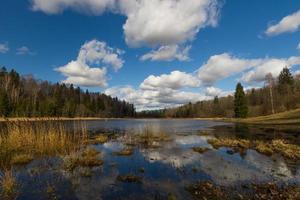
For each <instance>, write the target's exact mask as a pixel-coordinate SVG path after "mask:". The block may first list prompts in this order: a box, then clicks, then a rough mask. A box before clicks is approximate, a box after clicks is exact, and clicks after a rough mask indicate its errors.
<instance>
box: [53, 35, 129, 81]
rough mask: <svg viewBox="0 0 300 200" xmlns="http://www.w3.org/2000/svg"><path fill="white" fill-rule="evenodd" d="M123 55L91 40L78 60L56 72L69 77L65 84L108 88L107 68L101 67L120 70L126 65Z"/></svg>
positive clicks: (81, 51)
mask: <svg viewBox="0 0 300 200" xmlns="http://www.w3.org/2000/svg"><path fill="white" fill-rule="evenodd" d="M121 54H123V52H122V51H121V50H118V49H113V48H111V47H109V46H107V44H106V43H105V42H101V41H98V40H91V41H89V42H86V43H85V44H84V45H83V46H82V47H81V48H80V51H79V54H78V57H77V59H76V60H73V61H71V62H69V63H68V64H66V65H64V66H61V67H58V68H56V69H55V70H56V71H58V72H60V73H62V74H63V75H64V76H66V77H67V78H66V80H64V81H63V82H64V83H68V84H71V83H72V84H75V85H79V86H85V87H106V86H107V77H106V74H107V67H105V66H101V67H99V65H102V64H104V65H108V66H111V67H112V68H113V69H115V70H118V69H120V68H121V67H122V66H123V63H124V61H123V60H122V59H121V58H120V55H121ZM92 66H95V67H92Z"/></svg>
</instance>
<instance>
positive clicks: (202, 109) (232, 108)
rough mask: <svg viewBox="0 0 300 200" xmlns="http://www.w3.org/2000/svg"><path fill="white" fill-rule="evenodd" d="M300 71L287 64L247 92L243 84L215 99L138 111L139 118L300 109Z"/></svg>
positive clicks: (248, 114)
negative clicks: (231, 93)
mask: <svg viewBox="0 0 300 200" xmlns="http://www.w3.org/2000/svg"><path fill="white" fill-rule="evenodd" d="M299 99H300V74H298V75H295V76H293V75H292V74H291V72H290V70H289V69H288V68H287V67H285V68H284V69H283V70H282V71H281V73H280V74H279V76H278V77H275V78H274V77H273V76H272V74H271V73H269V74H267V75H266V77H265V82H264V85H263V87H261V88H258V89H255V88H253V89H250V90H247V91H244V88H243V86H242V84H241V83H238V84H237V86H236V90H235V93H234V94H233V95H228V96H226V97H218V96H216V97H215V98H214V99H213V100H205V101H199V102H196V103H188V104H186V105H183V106H180V107H176V108H169V109H162V110H153V111H143V112H139V113H137V115H138V116H139V117H170V118H171V117H172V118H187V117H236V118H245V117H256V116H262V115H268V114H274V113H278V112H283V111H288V110H291V109H295V108H300V101H299Z"/></svg>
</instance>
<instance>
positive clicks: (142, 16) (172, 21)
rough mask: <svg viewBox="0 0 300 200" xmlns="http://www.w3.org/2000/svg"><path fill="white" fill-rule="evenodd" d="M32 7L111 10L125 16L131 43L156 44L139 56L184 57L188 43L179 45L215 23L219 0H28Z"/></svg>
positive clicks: (53, 10)
mask: <svg viewBox="0 0 300 200" xmlns="http://www.w3.org/2000/svg"><path fill="white" fill-rule="evenodd" d="M31 2H32V9H33V10H35V11H43V12H45V13H48V14H57V13H61V12H63V11H64V10H66V9H71V10H75V11H77V12H81V13H88V14H93V15H101V14H102V13H103V12H104V11H111V12H114V13H118V14H121V15H124V16H126V18H127V19H126V21H125V23H124V25H123V30H124V35H125V41H126V43H127V44H128V45H129V46H131V47H141V46H147V47H159V49H158V50H156V51H152V52H150V53H148V54H146V55H144V56H143V57H142V58H141V59H142V60H147V59H150V60H163V61H169V60H173V59H178V60H180V61H182V60H187V59H188V51H189V48H190V47H187V48H185V49H179V47H178V46H177V45H179V44H181V45H182V44H184V43H186V42H187V41H191V40H193V39H194V38H195V36H196V35H197V33H198V32H199V31H200V29H202V28H204V27H206V26H213V27H214V26H216V25H217V22H218V18H219V10H220V7H221V5H220V2H218V1H217V0H189V1H186V0H164V1H161V0H85V1H83V0H51V1H49V0H31Z"/></svg>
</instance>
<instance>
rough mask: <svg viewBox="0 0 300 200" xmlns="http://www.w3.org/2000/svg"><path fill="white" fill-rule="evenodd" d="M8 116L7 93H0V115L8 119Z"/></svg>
mask: <svg viewBox="0 0 300 200" xmlns="http://www.w3.org/2000/svg"><path fill="white" fill-rule="evenodd" d="M9 114H10V104H9V99H8V96H7V93H6V92H5V91H1V92H0V115H1V116H2V117H8V116H9Z"/></svg>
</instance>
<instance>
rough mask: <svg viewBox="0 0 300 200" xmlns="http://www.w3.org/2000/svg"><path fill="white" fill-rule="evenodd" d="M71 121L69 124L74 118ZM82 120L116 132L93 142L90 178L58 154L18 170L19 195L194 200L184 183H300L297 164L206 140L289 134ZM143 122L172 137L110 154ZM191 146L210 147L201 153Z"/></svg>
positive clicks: (94, 129)
mask: <svg viewBox="0 0 300 200" xmlns="http://www.w3.org/2000/svg"><path fill="white" fill-rule="evenodd" d="M69 123H70V124H69V125H70V126H71V125H72V122H69ZM86 124H87V128H88V130H89V131H90V132H91V133H93V134H97V133H112V132H113V133H116V137H115V138H113V139H111V140H109V141H108V142H106V143H104V144H97V145H92V146H93V147H94V148H96V149H97V150H98V151H100V152H101V153H102V159H103V161H104V164H103V166H101V167H94V168H92V169H91V172H92V174H91V176H90V177H85V176H81V175H80V171H81V170H83V169H81V168H78V169H76V170H75V171H73V172H67V171H64V170H62V169H61V167H60V163H61V162H62V161H61V159H59V158H57V159H56V158H48V159H45V158H42V159H40V160H35V161H33V162H31V163H30V164H28V165H26V166H23V167H19V168H17V169H16V171H17V178H18V181H19V182H20V183H21V186H22V187H21V192H20V195H19V196H18V199H20V200H35V199H47V198H48V199H82V200H88V199H167V197H168V195H169V194H172V195H173V196H175V197H176V198H177V199H193V197H192V196H191V195H190V194H189V192H187V190H186V187H187V186H188V185H190V184H192V183H195V182H197V181H203V180H209V181H212V182H213V183H215V184H217V185H220V186H224V187H239V186H240V185H241V184H244V183H250V182H255V183H260V182H262V183H264V182H269V181H277V182H278V183H296V184H300V166H299V164H298V163H296V164H295V163H293V164H290V163H287V161H286V160H285V159H284V158H283V157H281V156H280V155H273V156H272V157H269V156H266V155H263V154H260V153H258V152H256V151H255V150H251V149H249V150H247V151H246V152H245V153H244V154H242V155H241V154H240V153H228V150H229V149H228V148H224V147H222V148H219V149H214V148H213V147H212V146H211V145H210V144H209V143H208V142H207V140H208V139H210V138H213V137H215V136H216V134H219V135H221V137H222V136H223V137H227V135H228V134H234V135H236V136H240V137H245V136H247V137H251V136H249V135H251V134H252V133H253V134H257V133H258V132H259V131H260V132H259V134H260V136H262V134H266V135H267V138H269V137H276V136H278V135H285V134H289V133H282V132H276V134H275V133H274V134H273V136H270V134H269V133H268V132H266V131H265V130H261V129H254V130H253V129H251V128H248V127H246V130H247V132H246V133H245V127H244V128H241V127H239V128H237V126H236V125H233V124H228V123H222V122H212V121H199V120H160V119H153V120H149V119H147V120H102V121H87V122H86ZM147 126H152V127H155V129H156V130H157V131H163V132H167V133H168V134H169V135H170V137H171V140H169V141H165V142H158V143H159V147H156V148H149V147H145V146H143V145H136V146H134V147H133V149H134V152H133V154H132V155H130V156H116V155H114V152H117V151H120V150H122V149H123V148H124V147H125V146H126V145H127V144H128V138H130V137H132V135H133V134H135V133H137V132H141V131H143V130H144V128H145V127H147ZM258 130H259V131H258ZM207 132H209V134H207ZM204 133H205V134H204ZM223 133H224V134H223ZM288 137H289V136H288ZM192 147H206V148H209V150H208V151H206V152H204V153H201V154H200V153H197V152H194V151H193V150H192ZM126 174H133V175H136V176H138V177H140V179H141V181H140V182H139V183H137V182H136V183H124V182H121V181H119V180H117V177H118V176H119V175H126ZM49 188H53V190H50V191H49Z"/></svg>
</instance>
